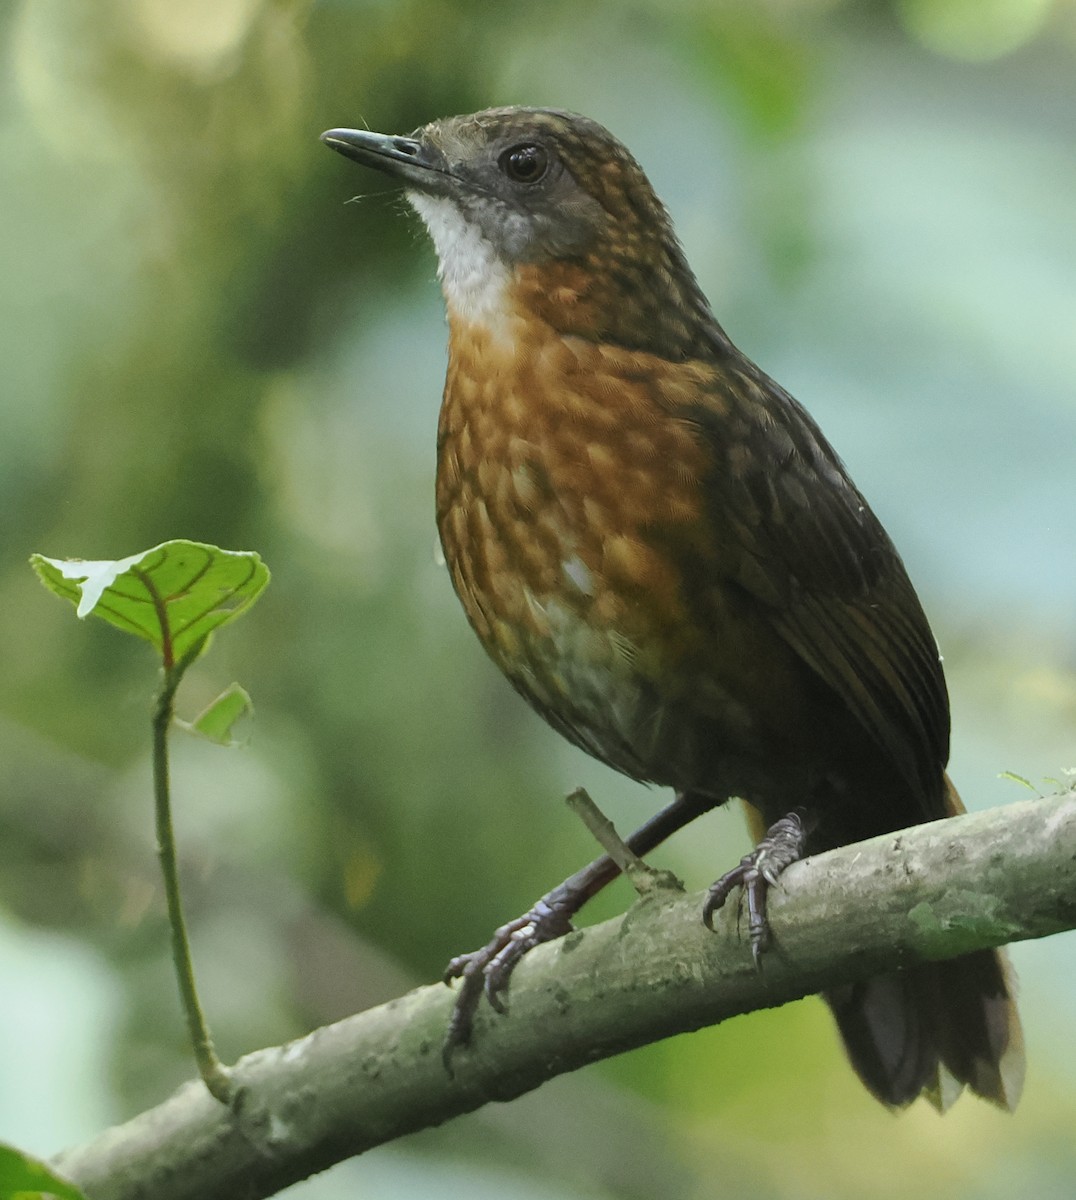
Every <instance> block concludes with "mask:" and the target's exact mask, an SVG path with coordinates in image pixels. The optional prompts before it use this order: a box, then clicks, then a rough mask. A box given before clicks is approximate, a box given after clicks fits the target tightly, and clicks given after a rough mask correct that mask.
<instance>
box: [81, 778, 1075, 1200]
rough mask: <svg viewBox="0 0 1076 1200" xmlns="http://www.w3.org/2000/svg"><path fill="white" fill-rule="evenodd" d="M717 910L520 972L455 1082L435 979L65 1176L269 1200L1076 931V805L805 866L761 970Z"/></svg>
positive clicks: (95, 1184)
mask: <svg viewBox="0 0 1076 1200" xmlns="http://www.w3.org/2000/svg"><path fill="white" fill-rule="evenodd" d="M701 907H702V896H701V895H686V896H685V895H684V894H683V893H681V892H679V891H676V890H672V889H660V890H657V891H655V892H654V893H653V894H651V895H650V896H648V897H647V898H646V899H643V900H641V901H639V902H637V903H636V904H635V905H634V906H633V907H632V908H631V909H630V910H629V911H628V912H627V913H626V914H625V915H624V916H623V917H622V918H619V919H617V920H612V921H606V922H604V923H603V924H601V925H597V926H594V927H592V928H590V929H587V930H586V931H585V932H582V933H578V934H572V935H570V936H569V937H567V938H564V939H562V940H561V941H559V942H556V943H553V944H551V945H548V946H542V947H539V948H538V949H537V950H535V951H533V952H532V953H531V954H529V955H528V956H527V958H526V959H525V960H524V962H523V963H522V964H521V965H520V967H519V969H518V970H517V971H516V973H515V975H513V977H512V988H511V1013H510V1014H509V1016H507V1017H497V1016H495V1015H494V1014H492V1013H490V1012H489V1011H488V1009H484V1010H483V1012H482V1013H481V1014H480V1017H479V1019H478V1020H477V1023H476V1030H475V1048H474V1049H473V1050H470V1051H468V1052H465V1053H460V1054H459V1055H457V1057H456V1059H455V1060H454V1063H453V1066H454V1070H455V1077H454V1078H452V1079H450V1078H449V1076H448V1075H447V1074H446V1073H445V1070H444V1067H443V1065H442V1063H441V1054H440V1049H441V1039H442V1036H443V1032H444V1029H445V1026H446V1024H447V1021H448V1015H449V1008H450V1005H451V1001H452V996H451V993H450V992H449V991H448V989H447V988H445V987H443V986H441V985H433V986H429V987H423V988H419V989H417V990H415V991H413V992H410V993H409V994H408V995H406V996H403V997H401V998H400V999H398V1000H395V1001H392V1002H391V1003H389V1004H385V1005H382V1006H381V1007H379V1008H375V1009H371V1010H369V1011H367V1012H364V1013H359V1014H358V1015H357V1016H354V1017H350V1018H348V1019H346V1020H344V1021H340V1022H338V1023H337V1024H335V1025H330V1026H326V1027H325V1028H323V1029H319V1030H316V1031H315V1032H314V1033H312V1034H310V1035H309V1036H308V1037H305V1038H303V1039H301V1040H300V1041H297V1042H293V1043H292V1044H290V1045H288V1046H282V1047H273V1048H271V1049H267V1050H260V1051H258V1052H257V1053H254V1054H250V1055H248V1056H246V1057H245V1058H243V1059H241V1060H240V1062H239V1063H238V1064H237V1065H236V1067H235V1068H234V1079H235V1082H236V1083H237V1084H238V1085H239V1088H240V1089H241V1092H240V1094H239V1096H238V1097H237V1099H236V1100H235V1101H234V1108H233V1111H229V1110H227V1109H226V1108H224V1107H222V1106H221V1105H220V1104H218V1103H216V1101H214V1100H213V1099H212V1098H211V1097H210V1096H209V1094H208V1093H207V1092H206V1090H205V1088H204V1087H202V1086H201V1084H197V1085H187V1086H185V1087H184V1088H182V1089H180V1091H178V1092H177V1093H175V1095H173V1096H172V1097H171V1098H170V1099H169V1100H166V1101H165V1102H164V1103H163V1104H161V1105H159V1106H158V1107H156V1108H154V1109H152V1110H150V1111H148V1112H145V1113H142V1114H141V1115H140V1116H138V1117H135V1118H134V1119H133V1120H131V1121H129V1122H127V1123H126V1124H125V1125H121V1126H118V1127H116V1128H114V1129H111V1130H109V1131H107V1132H106V1133H104V1134H102V1135H101V1136H100V1137H98V1138H96V1139H95V1140H94V1141H92V1142H90V1143H88V1144H86V1145H84V1146H82V1147H79V1148H78V1149H75V1150H71V1151H69V1152H68V1153H66V1154H64V1155H62V1156H61V1157H60V1158H59V1159H58V1160H57V1165H58V1166H59V1167H60V1168H61V1169H62V1170H63V1171H64V1172H65V1173H66V1174H67V1175H68V1176H69V1177H70V1178H71V1179H73V1180H74V1181H75V1182H76V1183H78V1184H80V1185H81V1186H82V1187H83V1189H84V1190H85V1192H86V1195H87V1196H88V1197H89V1198H90V1200H149V1198H150V1197H152V1200H232V1198H233V1197H235V1196H239V1195H242V1196H244V1197H248V1198H249V1200H256V1198H258V1197H263V1196H270V1195H272V1194H274V1193H275V1192H277V1191H280V1190H281V1189H283V1188H284V1187H287V1186H288V1185H289V1184H292V1183H294V1182H295V1181H297V1180H299V1179H302V1178H305V1177H306V1176H308V1175H310V1174H313V1173H314V1172H316V1171H320V1170H324V1169H325V1168H327V1167H329V1166H331V1165H332V1164H333V1163H335V1162H338V1161H340V1160H341V1159H344V1158H348V1157H350V1156H352V1155H355V1154H360V1153H362V1152H363V1151H364V1150H368V1149H371V1148H372V1147H374V1146H377V1145H381V1144H382V1143H384V1142H388V1141H391V1140H393V1139H395V1138H398V1137H402V1136H403V1135H405V1134H408V1133H412V1132H414V1131H416V1130H419V1129H423V1128H425V1127H427V1126H431V1125H437V1124H440V1123H442V1122H444V1121H446V1120H449V1119H451V1118H452V1117H455V1116H458V1115H460V1114H462V1113H465V1112H470V1111H472V1110H474V1109H476V1108H479V1107H481V1106H482V1105H483V1104H486V1103H487V1102H489V1101H490V1100H508V1099H512V1098H514V1097H515V1096H519V1095H521V1094H523V1093H524V1092H527V1091H530V1090H531V1089H533V1088H536V1087H538V1086H539V1085H540V1084H541V1083H543V1082H544V1081H545V1080H547V1079H550V1078H552V1077H553V1076H556V1075H559V1074H562V1073H564V1072H567V1071H571V1070H574V1069H576V1068H577V1067H581V1066H584V1065H585V1064H587V1063H589V1062H593V1061H595V1060H597V1059H601V1058H605V1057H608V1056H610V1055H613V1054H617V1053H620V1052H621V1051H624V1050H629V1049H632V1048H634V1047H637V1046H641V1045H644V1044H646V1043H648V1042H653V1041H657V1040H659V1039H661V1038H665V1037H670V1036H672V1035H673V1034H677V1033H683V1032H686V1031H688V1030H693V1029H699V1028H701V1027H703V1026H707V1025H714V1024H716V1023H718V1022H720V1021H723V1020H725V1019H726V1018H728V1017H732V1016H736V1015H737V1014H739V1013H745V1012H749V1011H751V1010H753V1009H759V1008H770V1007H774V1006H776V1005H779V1004H784V1003H786V1002H787V1001H789V1000H794V999H797V998H798V997H800V996H805V995H809V994H811V993H814V992H818V991H821V990H823V989H824V988H828V987H832V986H834V985H835V984H838V983H840V982H844V981H850V980H853V979H857V978H862V977H865V976H868V975H872V974H877V973H878V972H881V971H886V970H892V969H894V968H897V967H900V966H902V965H907V964H909V963H912V962H915V961H917V960H919V959H941V958H948V957H954V956H956V955H958V954H960V953H964V952H967V951H970V950H975V949H980V948H984V947H988V946H997V945H1002V944H1003V943H1005V942H1010V941H1019V940H1022V939H1026V938H1038V937H1044V936H1046V935H1048V934H1051V933H1058V932H1061V931H1062V930H1067V929H1072V928H1076V794H1074V793H1071V792H1070V793H1066V794H1064V795H1060V796H1053V797H1048V798H1045V799H1039V800H1029V801H1025V802H1022V803H1018V804H1013V805H1010V806H1008V807H1006V808H1001V809H994V810H991V811H989V812H983V813H976V814H972V815H968V816H960V817H954V818H952V819H950V820H947V821H939V822H935V823H934V824H931V825H920V826H916V827H914V828H913V829H910V830H907V831H905V832H902V833H899V834H891V835H887V836H885V837H881V838H875V839H873V840H872V841H869V842H863V843H861V844H859V845H855V846H847V847H844V848H842V849H840V850H836V851H833V852H831V853H829V854H824V855H820V856H818V857H817V858H812V859H808V860H806V861H804V862H802V863H798V864H796V865H795V866H793V867H792V868H790V869H789V871H788V872H787V874H786V875H785V877H784V879H783V886H782V887H781V888H779V889H778V890H777V891H776V892H775V893H774V895H773V896H772V897H771V905H770V916H771V921H772V927H773V931H774V937H775V945H774V946H773V948H772V949H771V951H770V952H769V954H768V955H767V957H766V961H765V970H764V971H762V972H759V971H756V970H755V969H754V967H753V965H752V961H751V953H750V949H749V947H748V946H747V945H746V943H745V942H744V941H742V940H741V939H740V937H739V936H738V932H737V929H736V914H735V906H730V907H729V910H728V911H727V912H723V913H722V914H719V919H718V921H717V930H716V932H715V933H710V932H709V931H707V930H706V929H705V928H704V927H703V925H702V922H701V920H700V918H699V913H700V910H701ZM453 949H457V947H450V946H446V947H445V950H446V954H447V953H448V952H449V951H451V950H453ZM790 1054H791V1050H790ZM1031 1071H1032V1072H1034V1063H1032V1064H1031ZM864 1102H865V1103H866V1102H867V1101H866V1100H865V1101H864Z"/></svg>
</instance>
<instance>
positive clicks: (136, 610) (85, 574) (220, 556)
mask: <svg viewBox="0 0 1076 1200" xmlns="http://www.w3.org/2000/svg"><path fill="white" fill-rule="evenodd" d="M30 563H31V565H32V566H33V568H34V570H35V571H36V572H37V573H38V575H39V576H40V577H41V581H42V583H44V584H45V586H46V587H47V588H49V589H50V590H51V591H53V592H55V593H56V595H58V596H62V597H63V598H64V599H66V600H70V601H71V602H72V603H73V604H75V605H76V606H77V607H76V613H77V615H78V616H79V617H86V616H88V615H89V614H90V613H95V614H96V615H97V616H99V617H102V618H103V619H104V620H106V621H108V622H110V623H111V624H113V625H115V626H116V627H117V628H119V629H123V630H126V631H127V632H128V633H133V634H135V635H137V636H138V637H142V638H145V639H146V641H148V642H152V643H153V645H154V646H156V647H157V649H158V650H159V651H160V652H161V656H162V657H163V659H164V665H165V666H166V667H171V666H172V665H173V664H174V663H176V662H177V661H178V660H180V659H183V658H184V657H186V656H187V655H192V656H196V655H197V654H199V653H200V652H201V649H202V647H203V645H204V643H205V640H206V638H207V637H208V636H209V635H210V634H211V633H212V632H213V630H214V629H217V628H219V627H220V626H221V625H223V624H224V623H225V622H227V621H230V620H232V619H233V618H234V617H237V616H238V615H239V614H240V613H241V612H243V611H244V610H245V609H247V608H249V607H250V605H251V604H253V603H254V601H255V600H256V599H257V598H258V596H260V595H261V593H262V591H263V589H264V588H265V585H266V584H267V583H268V582H269V569H268V568H267V567H266V565H265V564H264V563H263V562H262V560H261V559H260V558H259V557H258V555H257V554H254V553H252V552H250V551H245V550H221V549H219V548H218V547H217V546H209V545H205V544H204V543H202V542H188V541H174V542H164V543H163V544H162V545H160V546H154V547H153V549H152V550H144V551H143V552H142V553H141V554H133V555H131V557H130V558H121V559H118V560H116V561H98V562H86V561H83V560H81V559H56V558H45V556H44V555H41V554H34V555H31V558H30Z"/></svg>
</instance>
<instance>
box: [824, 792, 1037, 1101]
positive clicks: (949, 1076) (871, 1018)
mask: <svg viewBox="0 0 1076 1200" xmlns="http://www.w3.org/2000/svg"><path fill="white" fill-rule="evenodd" d="M946 785H947V794H946V797H945V809H946V814H947V815H950V816H955V815H956V814H957V813H961V812H963V811H964V806H963V804H962V803H961V802H960V797H959V796H958V795H957V793H956V791H955V789H954V788H953V786H952V784H950V783H949V780H948V778H946ZM825 999H826V1001H827V1002H828V1003H829V1006H830V1008H831V1009H832V1010H833V1015H834V1016H835V1017H836V1019H837V1027H838V1028H839V1030H840V1033H841V1037H842V1039H843V1040H844V1046H845V1049H846V1050H847V1052H848V1057H849V1058H850V1059H851V1061H852V1066H853V1067H855V1069H856V1072H857V1074H858V1075H859V1077H860V1079H862V1080H863V1082H864V1083H865V1084H866V1086H867V1088H868V1089H869V1090H870V1091H871V1092H872V1093H873V1095H875V1096H877V1098H878V1099H879V1100H881V1101H882V1103H883V1104H888V1105H891V1106H893V1107H903V1106H904V1105H906V1104H910V1103H911V1101H913V1100H914V1099H915V1098H916V1097H917V1096H919V1095H925V1096H926V1097H927V1099H928V1100H930V1102H931V1103H932V1104H933V1105H934V1106H935V1107H936V1108H938V1109H939V1111H941V1112H944V1111H945V1109H947V1108H948V1107H949V1105H950V1104H952V1102H953V1101H954V1100H955V1099H956V1098H957V1096H959V1095H960V1092H961V1090H962V1089H963V1088H964V1087H965V1086H966V1087H968V1088H970V1089H971V1090H972V1091H973V1092H975V1093H976V1094H977V1095H979V1096H982V1097H983V1098H984V1099H986V1100H990V1101H992V1102H993V1103H994V1104H997V1105H998V1106H999V1107H1001V1108H1005V1109H1009V1110H1012V1109H1014V1108H1015V1107H1016V1103H1017V1101H1018V1100H1019V1098H1020V1091H1021V1088H1022V1087H1023V1082H1024V1038H1023V1033H1022V1032H1021V1029H1020V1018H1019V1016H1018V1015H1017V1012H1016V1005H1015V1003H1014V1002H1013V976H1012V971H1011V970H1010V968H1009V963H1008V958H1007V956H1006V955H1005V953H1004V951H1002V950H979V951H976V952H975V953H974V954H966V955H964V956H962V957H960V958H954V959H949V960H947V961H945V962H936V963H926V964H922V965H919V966H916V967H911V968H909V969H907V970H904V971H901V972H899V973H896V974H893V975H882V976H879V977H877V978H875V979H867V980H865V981H863V982H862V983H855V984H849V985H847V986H844V987H841V988H838V989H835V990H834V991H831V992H828V993H826V996H825Z"/></svg>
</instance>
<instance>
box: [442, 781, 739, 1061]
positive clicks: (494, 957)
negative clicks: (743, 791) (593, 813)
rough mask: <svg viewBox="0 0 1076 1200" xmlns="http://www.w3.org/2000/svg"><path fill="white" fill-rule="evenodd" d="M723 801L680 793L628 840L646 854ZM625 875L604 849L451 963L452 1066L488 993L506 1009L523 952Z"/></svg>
mask: <svg viewBox="0 0 1076 1200" xmlns="http://www.w3.org/2000/svg"><path fill="white" fill-rule="evenodd" d="M718 803H719V801H717V800H713V799H710V798H709V797H705V796H699V795H696V794H695V793H693V792H689V793H678V794H677V796H676V799H675V800H673V802H672V803H671V804H669V805H667V806H666V807H665V808H663V809H662V810H661V812H659V813H658V814H657V815H656V816H654V817H651V819H650V820H649V821H647V822H646V824H645V825H642V826H640V827H639V828H638V829H637V830H636V831H635V832H634V833H633V834H632V835H631V836H630V837H628V838H626V839H625V843H626V845H627V846H628V848H629V849H630V850H632V851H633V852H634V853H635V854H646V853H647V852H648V851H650V850H653V848H654V847H655V846H658V845H660V844H661V843H662V842H663V841H664V840H665V839H666V838H667V837H669V836H670V835H671V834H673V833H675V832H676V831H677V830H678V829H682V828H683V827H684V826H685V825H686V824H688V822H689V821H693V820H694V819H695V818H696V817H697V816H700V815H701V814H702V813H704V812H707V811H708V810H709V809H711V808H714V807H716V805H717V804H718ZM619 874H620V867H619V866H617V864H616V863H615V862H614V861H613V860H612V859H611V858H610V857H609V855H608V854H603V855H602V856H601V858H596V859H595V860H594V861H593V862H592V863H590V864H589V865H588V866H585V867H584V868H583V869H582V870H581V871H576V873H575V874H574V875H572V876H571V877H570V878H568V879H566V880H565V881H564V882H563V883H562V884H560V885H559V886H558V887H555V888H553V890H552V891H551V892H547V893H546V894H545V895H544V896H543V897H542V898H541V900H539V901H538V902H537V904H535V905H534V907H533V908H531V909H530V911H529V912H525V913H524V914H523V915H522V916H521V917H516V919H515V920H514V921H509V922H508V923H507V924H506V925H502V926H501V927H500V929H498V930H497V932H496V933H495V934H494V935H493V937H492V938H491V939H490V940H489V942H488V943H487V944H486V945H485V946H483V947H482V949H481V950H473V951H471V953H469V954H459V955H457V956H456V957H455V958H454V959H453V960H452V961H451V962H450V963H449V964H448V966H447V967H446V968H445V974H444V979H445V982H446V983H451V982H452V980H453V979H460V980H462V984H461V987H460V990H459V994H458V995H457V997H456V1005H455V1007H454V1009H453V1010H452V1017H451V1019H450V1020H449V1023H448V1032H447V1034H446V1037H445V1045H444V1059H445V1066H446V1067H448V1068H449V1069H451V1058H452V1054H453V1052H454V1051H455V1050H456V1048H457V1047H459V1046H465V1045H467V1043H468V1042H469V1041H470V1040H471V1031H472V1027H473V1024H474V1014H475V1011H476V1010H477V1008H478V1004H479V1002H480V1000H481V999H482V995H483V993H484V994H485V996H486V999H487V1000H488V1001H489V1003H490V1005H491V1006H492V1007H493V1008H494V1009H495V1010H496V1011H497V1012H500V1013H503V1012H505V1011H506V1007H507V1006H506V1004H505V1000H504V991H505V989H506V988H507V986H508V980H509V978H510V976H511V974H512V971H513V970H514V969H515V966H516V964H517V963H518V962H519V960H520V959H521V958H522V957H523V955H524V954H526V953H527V951H528V950H533V949H534V947H535V946H539V945H541V944H542V942H551V941H554V940H555V939H556V938H559V937H563V936H564V934H566V933H570V932H571V930H572V928H573V927H572V918H573V917H574V916H575V914H576V913H577V912H578V911H579V910H580V909H581V908H582V907H583V905H584V904H586V902H587V901H588V900H589V899H590V898H591V897H592V896H596V895H597V894H598V892H600V891H601V890H602V888H604V887H605V885H606V884H608V883H610V882H612V880H614V879H615V878H616V877H617V875H619Z"/></svg>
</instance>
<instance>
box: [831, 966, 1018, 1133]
mask: <svg viewBox="0 0 1076 1200" xmlns="http://www.w3.org/2000/svg"><path fill="white" fill-rule="evenodd" d="M1010 981H1011V973H1010V971H1009V969H1008V963H1007V961H1006V959H1005V957H1004V954H1003V952H1002V951H1000V950H979V951H976V953H974V954H967V955H964V956H963V957H961V958H954V959H950V960H948V961H946V962H938V963H928V964H926V965H923V966H918V967H913V968H910V969H909V970H906V971H901V972H899V973H898V974H893V975H881V976H878V977H877V978H874V979H867V980H864V981H863V982H862V983H855V984H849V985H847V986H845V987H841V988H838V989H836V990H834V991H832V992H827V993H826V997H825V998H826V1000H827V1002H828V1003H829V1006H830V1008H831V1009H832V1010H833V1015H834V1016H835V1017H836V1019H837V1027H838V1029H839V1030H840V1032H841V1037H842V1039H843V1040H844V1046H845V1050H846V1051H847V1052H848V1057H849V1058H850V1059H851V1061H852V1066H853V1067H855V1069H856V1073H857V1074H858V1075H859V1077H860V1079H862V1080H863V1082H864V1084H866V1086H867V1088H868V1089H869V1090H870V1092H871V1093H872V1094H873V1095H875V1096H876V1097H877V1098H878V1099H879V1100H881V1101H882V1103H883V1104H888V1105H891V1106H893V1107H897V1108H899V1107H903V1106H904V1105H906V1104H910V1103H911V1102H912V1101H913V1100H914V1099H915V1098H916V1097H917V1096H919V1095H921V1094H922V1095H925V1096H926V1097H927V1099H928V1100H930V1102H931V1103H932V1104H933V1105H934V1106H935V1107H936V1108H937V1109H939V1111H941V1112H944V1111H945V1109H947V1108H948V1107H949V1105H950V1104H952V1102H953V1101H954V1100H955V1099H956V1098H957V1096H959V1095H960V1092H961V1091H962V1090H963V1088H964V1087H965V1086H967V1087H969V1088H970V1089H971V1090H972V1091H973V1092H975V1093H976V1094H977V1095H979V1096H982V1097H983V1098H984V1099H986V1100H990V1101H993V1103H995V1104H997V1105H999V1106H1000V1107H1001V1108H1006V1109H1013V1108H1015V1107H1016V1102H1017V1100H1019V1098H1020V1090H1021V1087H1022V1086H1023V1081H1024V1044H1023V1035H1022V1033H1021V1030H1020V1019H1019V1017H1018V1016H1017V1013H1016V1006H1015V1004H1014V1003H1013V999H1012V988H1011V982H1010Z"/></svg>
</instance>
